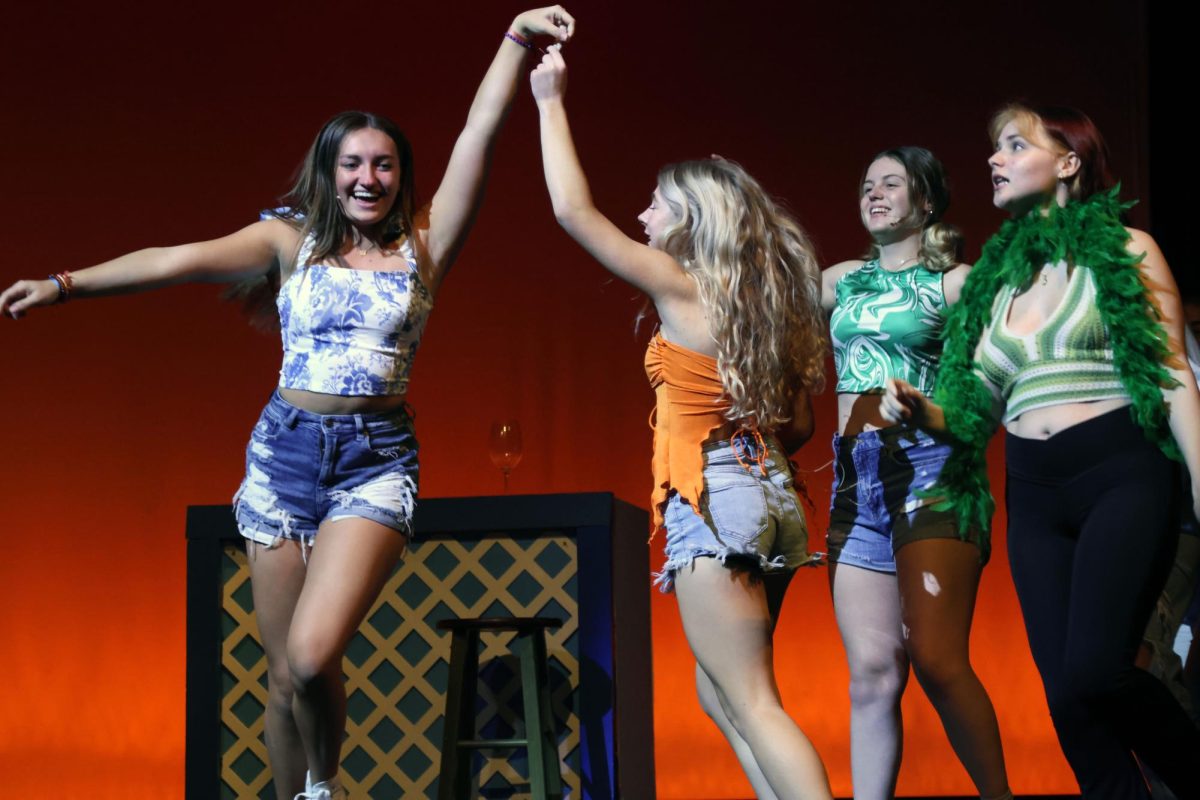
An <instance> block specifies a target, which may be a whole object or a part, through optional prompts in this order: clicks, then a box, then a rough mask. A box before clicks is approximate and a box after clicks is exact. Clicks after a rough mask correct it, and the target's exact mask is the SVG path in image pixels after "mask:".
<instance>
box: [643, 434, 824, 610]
mask: <svg viewBox="0 0 1200 800" xmlns="http://www.w3.org/2000/svg"><path fill="white" fill-rule="evenodd" d="M703 452H704V496H703V498H702V500H701V503H700V505H701V508H700V510H699V511H697V510H695V509H693V508H692V507H691V505H689V504H688V503H687V501H685V500H683V499H682V498H681V497H680V496H679V495H678V494H677V493H676V492H671V494H670V495H669V496H668V498H667V505H666V508H665V509H664V510H663V517H664V525H665V527H666V531H667V543H666V550H667V560H666V563H665V564H663V569H662V572H660V573H658V575H656V576H655V581H654V583H655V585H656V586H658V587H659V589H661V590H662V591H664V592H669V591H671V590H672V588H673V587H674V584H675V573H676V571H678V570H680V569H684V568H685V567H687V566H689V565H690V564H691V563H692V561H693V560H694V559H695V558H697V557H701V556H705V557H712V558H716V559H717V560H718V561H720V562H721V563H722V564H725V565H726V566H729V567H741V568H749V569H752V570H755V571H758V572H769V571H774V570H794V569H796V568H797V567H800V566H803V565H805V564H817V563H819V561H820V556H819V555H814V554H811V553H809V552H808V524H807V523H806V522H805V519H804V511H803V509H801V508H800V503H799V498H797V496H796V490H795V489H794V488H793V485H792V471H791V467H790V466H789V464H788V462H787V459H786V458H785V457H784V455H783V453H782V452H780V449H779V444H778V442H776V441H775V440H774V439H773V438H765V439H764V438H762V437H755V436H753V435H747V434H739V435H737V436H735V437H734V439H733V441H732V442H730V441H721V442H711V443H709V444H706V445H704V447H703ZM739 456H740V457H739Z"/></svg>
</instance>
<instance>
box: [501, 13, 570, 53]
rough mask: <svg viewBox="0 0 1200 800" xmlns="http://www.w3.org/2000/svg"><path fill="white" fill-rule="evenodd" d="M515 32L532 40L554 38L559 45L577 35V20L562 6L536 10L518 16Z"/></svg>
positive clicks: (514, 22) (515, 22) (514, 23)
mask: <svg viewBox="0 0 1200 800" xmlns="http://www.w3.org/2000/svg"><path fill="white" fill-rule="evenodd" d="M512 27H513V30H514V31H516V32H517V33H519V34H520V35H521V36H524V37H525V38H526V39H532V38H533V37H535V36H552V37H554V39H555V40H556V41H557V42H558V43H559V44H562V43H563V42H567V41H570V39H571V37H572V36H574V35H575V18H574V17H572V16H571V15H570V14H568V13H567V10H566V9H565V8H563V7H562V6H546V7H545V8H535V9H532V10H531V11H526V12H524V13H522V14H518V15H517V18H516V19H514V20H513V24H512Z"/></svg>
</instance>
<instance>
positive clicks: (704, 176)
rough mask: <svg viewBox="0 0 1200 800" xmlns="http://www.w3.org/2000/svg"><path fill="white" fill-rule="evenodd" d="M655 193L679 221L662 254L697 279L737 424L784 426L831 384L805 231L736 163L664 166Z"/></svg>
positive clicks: (816, 272)
mask: <svg viewBox="0 0 1200 800" xmlns="http://www.w3.org/2000/svg"><path fill="white" fill-rule="evenodd" d="M658 186H659V191H660V192H661V194H662V197H663V199H664V200H666V202H667V204H668V205H669V206H670V208H671V210H672V211H673V212H674V214H675V216H676V218H677V221H676V222H674V223H672V224H671V225H669V226H668V227H667V228H666V229H665V230H664V231H663V236H662V242H663V244H662V247H663V250H664V251H666V252H667V253H668V254H670V255H671V256H673V257H674V258H675V259H676V260H677V261H679V263H680V264H681V265H682V266H683V268H684V269H685V270H687V272H688V273H689V274H690V275H692V277H694V278H695V280H696V284H697V286H698V287H699V291H700V299H701V302H703V303H704V307H705V310H706V311H707V314H708V327H709V333H710V334H711V335H712V337H713V340H714V341H715V342H716V345H717V373H718V375H719V376H720V379H721V385H722V386H723V387H724V388H725V394H726V395H727V396H728V399H729V402H730V408H729V410H728V411H727V412H726V416H727V417H728V418H729V419H730V420H732V421H734V422H742V423H743V424H749V425H757V426H758V427H760V428H763V429H770V428H775V427H778V426H779V425H781V424H783V423H785V422H787V421H788V420H789V419H791V417H792V406H793V403H794V402H795V399H796V394H797V392H799V391H801V390H804V391H807V392H819V391H821V390H822V389H823V388H824V385H825V354H826V349H827V344H826V334H825V315H824V312H822V310H821V278H820V270H819V268H818V266H817V260H816V257H815V256H814V254H813V247H812V243H811V242H810V241H809V238H808V235H807V234H806V233H805V232H804V230H803V229H802V228H801V227H800V225H799V224H798V223H797V222H796V221H795V220H794V219H792V218H791V216H789V215H788V214H787V213H786V212H785V211H784V210H783V209H782V208H781V207H780V206H779V205H778V204H777V203H776V202H775V201H774V200H772V199H771V198H770V197H769V196H768V195H767V193H766V192H765V191H763V188H762V186H760V185H759V183H758V181H756V180H754V178H752V177H750V175H749V174H748V173H747V172H746V171H745V170H744V169H742V167H741V166H740V165H738V164H735V163H734V162H732V161H727V160H726V159H724V158H720V157H713V158H711V159H705V160H700V161H684V162H682V163H679V164H668V165H667V166H665V167H663V168H662V170H661V171H660V172H659V173H658Z"/></svg>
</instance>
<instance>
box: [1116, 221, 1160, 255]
mask: <svg viewBox="0 0 1200 800" xmlns="http://www.w3.org/2000/svg"><path fill="white" fill-rule="evenodd" d="M1125 232H1126V233H1128V234H1129V241H1128V242H1126V243H1125V249H1126V250H1128V251H1129V252H1130V253H1132V254H1133V255H1138V256H1143V257H1144V260H1147V261H1149V260H1152V259H1159V260H1162V257H1163V255H1162V250H1160V249H1159V248H1158V242H1156V241H1154V237H1153V236H1151V235H1150V234H1148V233H1146V232H1145V231H1143V230H1138V229H1137V228H1126V229H1125Z"/></svg>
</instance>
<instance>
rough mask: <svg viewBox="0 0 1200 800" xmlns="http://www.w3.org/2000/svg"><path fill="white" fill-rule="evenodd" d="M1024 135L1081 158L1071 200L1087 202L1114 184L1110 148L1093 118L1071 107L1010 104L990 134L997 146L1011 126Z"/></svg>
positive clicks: (1069, 187) (1073, 178)
mask: <svg viewBox="0 0 1200 800" xmlns="http://www.w3.org/2000/svg"><path fill="white" fill-rule="evenodd" d="M1010 122H1011V123H1013V124H1015V125H1016V126H1017V130H1018V131H1020V133H1021V135H1022V136H1024V137H1025V138H1026V139H1028V140H1029V141H1031V142H1033V143H1034V144H1037V145H1039V146H1041V147H1045V148H1046V149H1047V150H1049V151H1050V152H1052V153H1057V154H1058V155H1060V156H1061V155H1066V154H1067V153H1074V154H1075V155H1076V156H1078V157H1079V170H1078V171H1077V172H1076V173H1075V174H1074V175H1072V176H1071V179H1070V180H1069V181H1067V191H1068V193H1069V194H1070V196H1071V199H1072V200H1086V199H1088V198H1089V197H1091V196H1092V195H1094V194H1095V193H1096V192H1102V191H1105V190H1106V189H1111V188H1112V187H1113V185H1114V183H1115V181H1114V180H1113V177H1112V173H1111V172H1110V171H1109V167H1108V160H1109V159H1108V145H1107V144H1106V143H1105V142H1104V137H1103V136H1102V135H1101V134H1100V129H1099V128H1097V127H1096V123H1094V122H1092V118H1091V117H1089V116H1088V115H1087V114H1085V113H1083V112H1082V111H1080V110H1079V109H1077V108H1071V107H1070V106H1027V105H1023V104H1021V103H1010V104H1009V105H1007V106H1005V107H1004V108H1002V109H1000V110H999V111H997V112H996V113H995V114H994V115H992V119H991V121H990V122H989V123H988V133H989V135H990V136H991V137H992V143H993V144H995V143H996V142H998V141H999V139H1000V131H1002V130H1003V129H1004V126H1005V125H1007V124H1008V123H1010Z"/></svg>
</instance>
